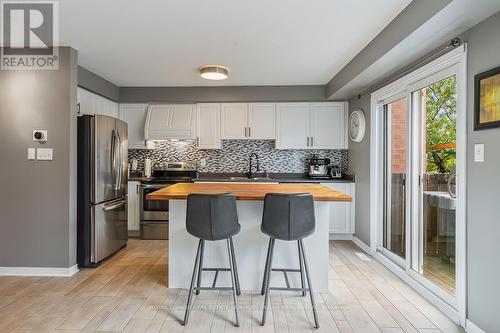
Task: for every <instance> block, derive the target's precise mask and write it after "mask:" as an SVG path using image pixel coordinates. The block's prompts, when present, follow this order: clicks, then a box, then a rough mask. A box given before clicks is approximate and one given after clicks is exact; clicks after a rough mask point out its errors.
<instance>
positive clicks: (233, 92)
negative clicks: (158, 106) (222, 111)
mask: <svg viewBox="0 0 500 333" xmlns="http://www.w3.org/2000/svg"><path fill="white" fill-rule="evenodd" d="M324 100H325V86H322V85H318V86H247V87H244V86H230V87H222V86H220V87H120V102H121V103H150V102H189V103H192V102H266V101H270V102H278V101H324Z"/></svg>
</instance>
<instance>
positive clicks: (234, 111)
mask: <svg viewBox="0 0 500 333" xmlns="http://www.w3.org/2000/svg"><path fill="white" fill-rule="evenodd" d="M221 128H222V133H221V137H222V139H245V138H246V137H247V104H245V103H223V104H221Z"/></svg>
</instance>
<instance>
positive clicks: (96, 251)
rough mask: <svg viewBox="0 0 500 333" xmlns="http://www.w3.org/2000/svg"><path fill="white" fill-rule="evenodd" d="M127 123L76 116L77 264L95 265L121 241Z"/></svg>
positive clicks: (124, 235)
mask: <svg viewBox="0 0 500 333" xmlns="http://www.w3.org/2000/svg"><path fill="white" fill-rule="evenodd" d="M127 132H128V128H127V123H125V122H123V121H121V120H120V119H116V118H112V117H107V116H101V115H83V116H81V117H78V223H77V259H78V266H79V267H96V266H97V265H99V263H101V262H102V261H103V260H104V259H106V258H108V257H109V256H111V255H113V254H114V253H115V252H117V251H118V250H120V249H121V248H122V247H124V246H126V245H127V239H128V233H127V181H128V179H127V149H128V139H127Z"/></svg>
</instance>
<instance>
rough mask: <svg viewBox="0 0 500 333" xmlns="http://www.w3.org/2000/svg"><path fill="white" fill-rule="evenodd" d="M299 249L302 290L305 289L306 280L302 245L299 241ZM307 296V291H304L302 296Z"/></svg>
mask: <svg viewBox="0 0 500 333" xmlns="http://www.w3.org/2000/svg"><path fill="white" fill-rule="evenodd" d="M297 249H298V251H299V267H300V284H301V286H302V289H305V288H306V287H305V279H304V264H303V263H302V256H301V255H300V243H299V241H297ZM305 295H307V292H306V291H305V290H303V291H302V296H305Z"/></svg>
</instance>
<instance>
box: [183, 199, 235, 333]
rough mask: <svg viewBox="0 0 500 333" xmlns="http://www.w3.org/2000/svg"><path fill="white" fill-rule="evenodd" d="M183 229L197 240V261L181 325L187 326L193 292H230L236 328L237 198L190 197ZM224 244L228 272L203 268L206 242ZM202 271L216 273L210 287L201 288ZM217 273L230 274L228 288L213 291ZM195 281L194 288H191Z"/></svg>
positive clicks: (220, 269) (221, 269) (222, 269)
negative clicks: (222, 241) (227, 258)
mask: <svg viewBox="0 0 500 333" xmlns="http://www.w3.org/2000/svg"><path fill="white" fill-rule="evenodd" d="M186 229H187V231H188V232H189V233H190V234H191V235H193V236H195V237H197V238H199V239H200V241H199V243H198V251H197V252H196V260H195V263H194V268H193V276H192V278H191V285H190V287H189V294H188V300H187V306H186V313H185V315H184V325H186V324H187V322H188V319H189V313H190V311H191V307H192V304H191V300H192V296H193V290H194V291H195V292H196V294H197V295H198V294H199V293H200V290H232V291H233V301H234V314H235V319H236V321H235V325H236V326H239V320H238V309H237V303H236V294H238V295H240V294H241V291H240V283H239V279H238V269H237V268H236V257H235V254H234V245H233V238H232V237H233V236H234V235H236V234H237V233H239V232H240V229H241V227H240V224H239V222H238V214H237V211H236V198H235V196H234V194H231V193H223V194H190V195H188V197H187V209H186ZM218 240H226V243H227V252H228V256H229V268H203V251H204V249H205V241H218ZM203 271H213V272H215V277H214V281H213V283H212V286H211V287H201V275H202V273H203ZM220 271H226V272H230V273H231V284H232V286H231V287H216V286H215V285H216V283H217V276H218V275H219V272H220ZM196 275H198V277H197V284H196V287H195V286H194V283H195V278H196Z"/></svg>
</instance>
